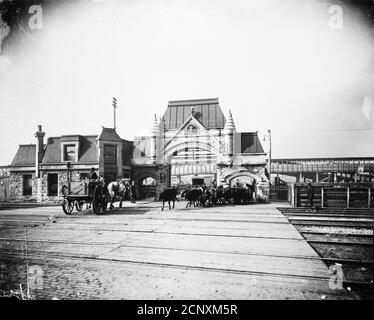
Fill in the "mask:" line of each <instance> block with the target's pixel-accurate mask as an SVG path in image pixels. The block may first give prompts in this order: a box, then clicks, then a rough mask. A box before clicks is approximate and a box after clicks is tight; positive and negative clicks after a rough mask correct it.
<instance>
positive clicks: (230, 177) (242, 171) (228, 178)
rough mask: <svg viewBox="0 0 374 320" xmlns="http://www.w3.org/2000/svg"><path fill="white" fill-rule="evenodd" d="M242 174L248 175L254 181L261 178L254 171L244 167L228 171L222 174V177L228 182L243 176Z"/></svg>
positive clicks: (257, 181)
mask: <svg viewBox="0 0 374 320" xmlns="http://www.w3.org/2000/svg"><path fill="white" fill-rule="evenodd" d="M243 176H245V177H250V178H252V179H254V180H256V183H259V182H261V180H262V179H261V177H260V176H258V175H256V174H254V173H252V172H250V171H248V170H246V169H240V170H236V171H233V172H230V173H228V174H226V175H225V176H224V179H225V181H226V183H228V184H230V183H231V181H232V180H234V179H237V178H239V177H243Z"/></svg>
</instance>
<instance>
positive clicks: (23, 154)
mask: <svg viewBox="0 0 374 320" xmlns="http://www.w3.org/2000/svg"><path fill="white" fill-rule="evenodd" d="M35 153H36V145H35V144H23V145H20V146H19V147H18V151H17V153H16V155H15V156H14V159H13V161H12V163H11V166H35Z"/></svg>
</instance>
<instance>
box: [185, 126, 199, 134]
mask: <svg viewBox="0 0 374 320" xmlns="http://www.w3.org/2000/svg"><path fill="white" fill-rule="evenodd" d="M197 133H198V129H197V127H196V126H194V125H193V124H190V125H189V126H188V127H187V134H197Z"/></svg>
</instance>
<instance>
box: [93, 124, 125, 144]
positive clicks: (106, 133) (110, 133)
mask: <svg viewBox="0 0 374 320" xmlns="http://www.w3.org/2000/svg"><path fill="white" fill-rule="evenodd" d="M98 140H104V141H122V139H121V137H120V136H119V135H118V133H117V132H116V130H115V129H113V128H104V127H103V130H102V131H101V134H100V136H99V138H98Z"/></svg>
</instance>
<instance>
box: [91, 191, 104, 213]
mask: <svg viewBox="0 0 374 320" xmlns="http://www.w3.org/2000/svg"><path fill="white" fill-rule="evenodd" d="M102 202H103V190H102V188H101V187H100V185H97V186H96V187H95V190H94V192H93V195H92V209H93V211H94V213H95V214H100V211H101V209H102Z"/></svg>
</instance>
